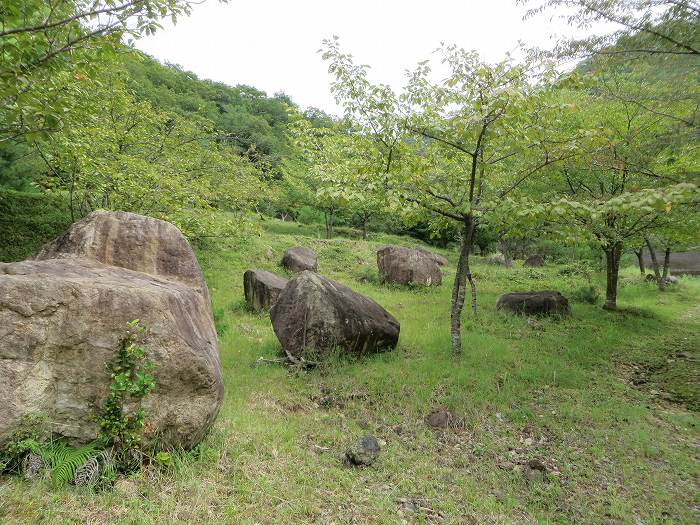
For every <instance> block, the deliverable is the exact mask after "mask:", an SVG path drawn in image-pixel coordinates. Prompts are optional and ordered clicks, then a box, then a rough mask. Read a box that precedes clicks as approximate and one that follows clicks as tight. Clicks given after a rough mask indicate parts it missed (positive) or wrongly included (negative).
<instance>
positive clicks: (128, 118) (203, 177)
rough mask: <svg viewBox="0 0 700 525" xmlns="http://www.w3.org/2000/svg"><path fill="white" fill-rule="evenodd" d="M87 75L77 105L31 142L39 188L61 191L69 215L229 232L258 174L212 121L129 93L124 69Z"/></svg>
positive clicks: (255, 195)
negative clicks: (100, 211)
mask: <svg viewBox="0 0 700 525" xmlns="http://www.w3.org/2000/svg"><path fill="white" fill-rule="evenodd" d="M108 70H109V71H108V72H103V73H102V75H101V76H100V77H99V78H98V79H96V80H94V81H91V80H85V82H86V84H87V85H86V86H85V88H84V91H85V92H87V93H88V94H89V96H87V97H85V98H84V99H83V100H82V105H79V104H77V101H75V105H76V108H78V107H80V111H78V110H77V109H76V110H74V111H73V112H72V113H71V115H69V116H68V117H67V118H66V119H65V121H64V125H63V127H62V129H61V130H60V131H56V132H54V133H52V134H51V135H50V136H49V137H47V138H46V139H44V140H38V141H35V142H33V145H34V147H35V148H36V150H37V152H38V154H39V155H40V157H41V158H42V159H43V161H44V162H45V165H46V168H47V171H48V177H47V178H46V179H45V180H44V181H43V186H44V188H45V189H47V190H49V191H52V190H56V189H58V190H62V191H66V192H67V194H68V196H69V202H70V208H71V211H72V213H73V215H74V216H80V215H82V214H85V213H87V212H89V211H91V210H93V209H96V208H106V209H118V210H126V211H134V212H137V213H142V214H147V215H152V216H155V217H158V218H161V219H165V220H169V221H171V222H174V223H175V224H176V225H178V226H179V227H180V228H181V229H182V230H183V232H184V233H185V234H186V235H188V236H207V235H232V234H234V233H235V232H236V231H237V228H238V227H239V224H237V223H234V221H233V220H232V215H228V216H226V217H224V216H223V214H219V213H218V212H219V211H229V212H235V214H236V215H237V216H239V217H241V216H243V215H244V214H245V212H246V210H248V209H250V208H251V207H252V206H253V205H254V203H255V202H256V201H257V200H258V199H259V198H260V197H261V194H262V185H261V183H260V177H259V174H258V172H257V171H256V170H255V169H254V168H253V166H251V164H250V163H249V162H248V161H246V160H245V159H243V158H241V157H239V156H238V155H237V154H236V153H235V152H234V151H233V150H232V149H231V148H229V147H227V146H226V145H225V144H221V143H219V142H218V141H217V132H216V130H215V129H213V127H212V125H211V123H210V122H208V121H206V120H204V119H201V120H194V119H184V118H182V117H179V116H177V115H173V114H168V113H165V112H162V111H159V110H157V109H155V108H153V107H152V106H151V104H150V103H149V102H141V101H137V100H135V99H134V97H133V95H132V94H131V93H129V91H128V90H127V89H126V87H125V83H124V74H123V72H122V71H120V70H119V68H118V64H117V63H113V64H112V67H110V68H108Z"/></svg>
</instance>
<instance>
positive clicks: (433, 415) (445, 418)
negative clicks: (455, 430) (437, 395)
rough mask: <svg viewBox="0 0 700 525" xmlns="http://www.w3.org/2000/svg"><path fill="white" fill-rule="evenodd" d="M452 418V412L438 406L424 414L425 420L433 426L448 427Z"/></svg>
mask: <svg viewBox="0 0 700 525" xmlns="http://www.w3.org/2000/svg"><path fill="white" fill-rule="evenodd" d="M454 419H455V416H454V414H453V413H452V412H450V411H449V410H448V409H446V408H438V409H435V410H433V411H432V412H430V414H428V415H427V416H426V418H425V422H426V423H427V424H428V425H430V426H431V427H433V428H448V427H449V426H450V425H451V424H452V422H453V421H454Z"/></svg>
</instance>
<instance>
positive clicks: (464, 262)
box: [450, 217, 476, 354]
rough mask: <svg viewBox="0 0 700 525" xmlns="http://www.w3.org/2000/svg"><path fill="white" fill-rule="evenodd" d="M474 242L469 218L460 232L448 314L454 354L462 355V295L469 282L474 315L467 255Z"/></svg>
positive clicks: (472, 226)
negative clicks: (457, 259)
mask: <svg viewBox="0 0 700 525" xmlns="http://www.w3.org/2000/svg"><path fill="white" fill-rule="evenodd" d="M473 240H474V223H473V221H472V218H471V217H467V218H465V220H464V227H463V231H462V242H461V244H460V249H459V262H458V263H457V272H456V274H455V282H454V286H453V287H452V310H451V312H450V317H451V328H450V337H451V339H452V351H453V352H454V353H455V354H461V353H462V308H463V307H464V294H465V291H466V281H467V280H469V285H470V287H471V294H472V311H473V312H474V314H476V284H475V283H474V279H472V274H471V271H470V269H469V254H470V252H471V249H472V242H473Z"/></svg>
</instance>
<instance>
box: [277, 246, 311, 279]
mask: <svg viewBox="0 0 700 525" xmlns="http://www.w3.org/2000/svg"><path fill="white" fill-rule="evenodd" d="M282 266H284V267H285V268H286V269H287V270H289V271H290V272H295V273H297V272H303V271H304V270H310V271H312V272H316V271H318V255H316V252H314V251H313V250H310V249H309V248H304V247H303V246H295V247H294V248H289V249H288V250H287V251H286V252H284V255H283V256H282Z"/></svg>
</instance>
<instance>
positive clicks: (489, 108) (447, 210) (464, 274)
mask: <svg viewBox="0 0 700 525" xmlns="http://www.w3.org/2000/svg"><path fill="white" fill-rule="evenodd" d="M325 45H326V50H325V52H324V58H325V59H327V60H329V61H330V66H329V72H330V73H331V74H333V75H334V77H335V80H334V82H333V84H332V90H333V92H334V93H335V95H336V98H337V100H338V102H340V103H342V104H343V105H344V108H345V113H346V117H348V118H350V119H352V120H353V122H355V124H356V126H357V127H358V128H359V130H360V131H359V133H360V134H361V135H362V136H363V137H367V138H368V139H370V140H371V141H372V142H373V143H374V144H375V147H376V149H377V151H378V153H379V155H378V157H377V158H378V160H380V161H381V164H380V165H383V166H384V167H385V168H384V169H382V170H375V171H373V174H374V178H375V180H376V183H377V187H379V188H382V190H383V191H385V192H386V196H387V202H388V204H389V205H391V206H393V208H394V209H395V210H399V211H400V212H401V213H403V214H404V215H407V216H413V217H423V218H425V219H427V220H430V221H432V222H433V224H435V225H436V227H438V228H439V227H440V225H444V224H445V223H449V222H450V221H454V222H457V223H458V224H459V225H460V227H461V238H462V240H461V247H460V256H459V263H458V266H457V273H456V277H455V282H454V286H453V290H452V308H451V339H452V347H453V350H454V352H455V353H459V352H461V312H462V307H463V305H464V298H465V290H466V282H467V281H469V283H470V288H471V297H472V309H473V311H474V312H476V308H477V293H476V283H475V281H474V279H473V277H472V274H471V271H470V267H469V255H470V252H471V251H472V245H473V242H474V232H475V229H476V227H477V226H478V224H479V222H480V220H482V218H483V217H484V216H486V215H488V213H489V212H491V211H492V210H493V209H494V208H495V207H497V206H498V201H499V200H500V199H504V198H505V197H506V196H507V195H509V194H510V193H511V192H512V191H513V190H515V189H516V188H517V187H518V186H519V185H520V184H522V183H523V182H524V181H525V180H527V179H528V178H529V177H531V176H533V175H534V174H535V173H537V172H539V171H540V170H542V169H543V168H544V167H545V166H548V165H550V164H552V163H555V162H558V161H561V160H563V159H565V158H568V157H569V156H572V155H573V154H574V141H573V140H572V138H571V137H562V136H559V135H558V134H557V132H556V130H555V129H553V128H552V127H551V126H550V123H552V122H554V121H555V118H556V115H557V114H558V113H559V112H560V111H562V110H563V109H564V108H563V107H562V106H559V105H557V104H556V103H555V102H556V101H555V100H554V99H553V97H552V96H551V95H552V85H551V77H550V76H549V72H548V71H544V72H539V74H538V71H537V68H536V66H537V65H538V64H532V63H529V64H520V65H519V64H516V63H515V62H514V61H513V60H512V59H511V58H510V57H508V58H506V59H505V60H504V61H502V62H499V63H497V64H488V63H485V62H483V61H482V60H480V59H479V57H478V56H477V54H476V53H472V52H467V51H464V50H462V49H459V48H457V47H455V46H443V47H442V48H441V50H440V53H441V57H442V61H443V63H444V64H445V65H446V66H447V68H448V69H449V74H448V76H447V78H446V79H445V80H444V81H443V82H434V81H432V80H431V75H430V72H431V71H430V67H429V63H428V62H427V61H426V62H422V63H420V64H419V66H418V68H417V69H416V70H415V71H413V72H412V73H410V74H409V76H408V84H407V86H406V88H405V90H404V92H403V93H402V94H401V95H397V94H396V93H394V92H393V90H392V89H391V88H390V87H388V86H385V85H374V84H372V83H370V82H369V80H368V79H367V66H361V65H359V66H358V65H355V64H354V63H353V60H352V57H351V56H350V55H347V54H343V53H342V52H341V51H340V48H339V43H338V41H337V39H334V40H329V41H326V42H325Z"/></svg>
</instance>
